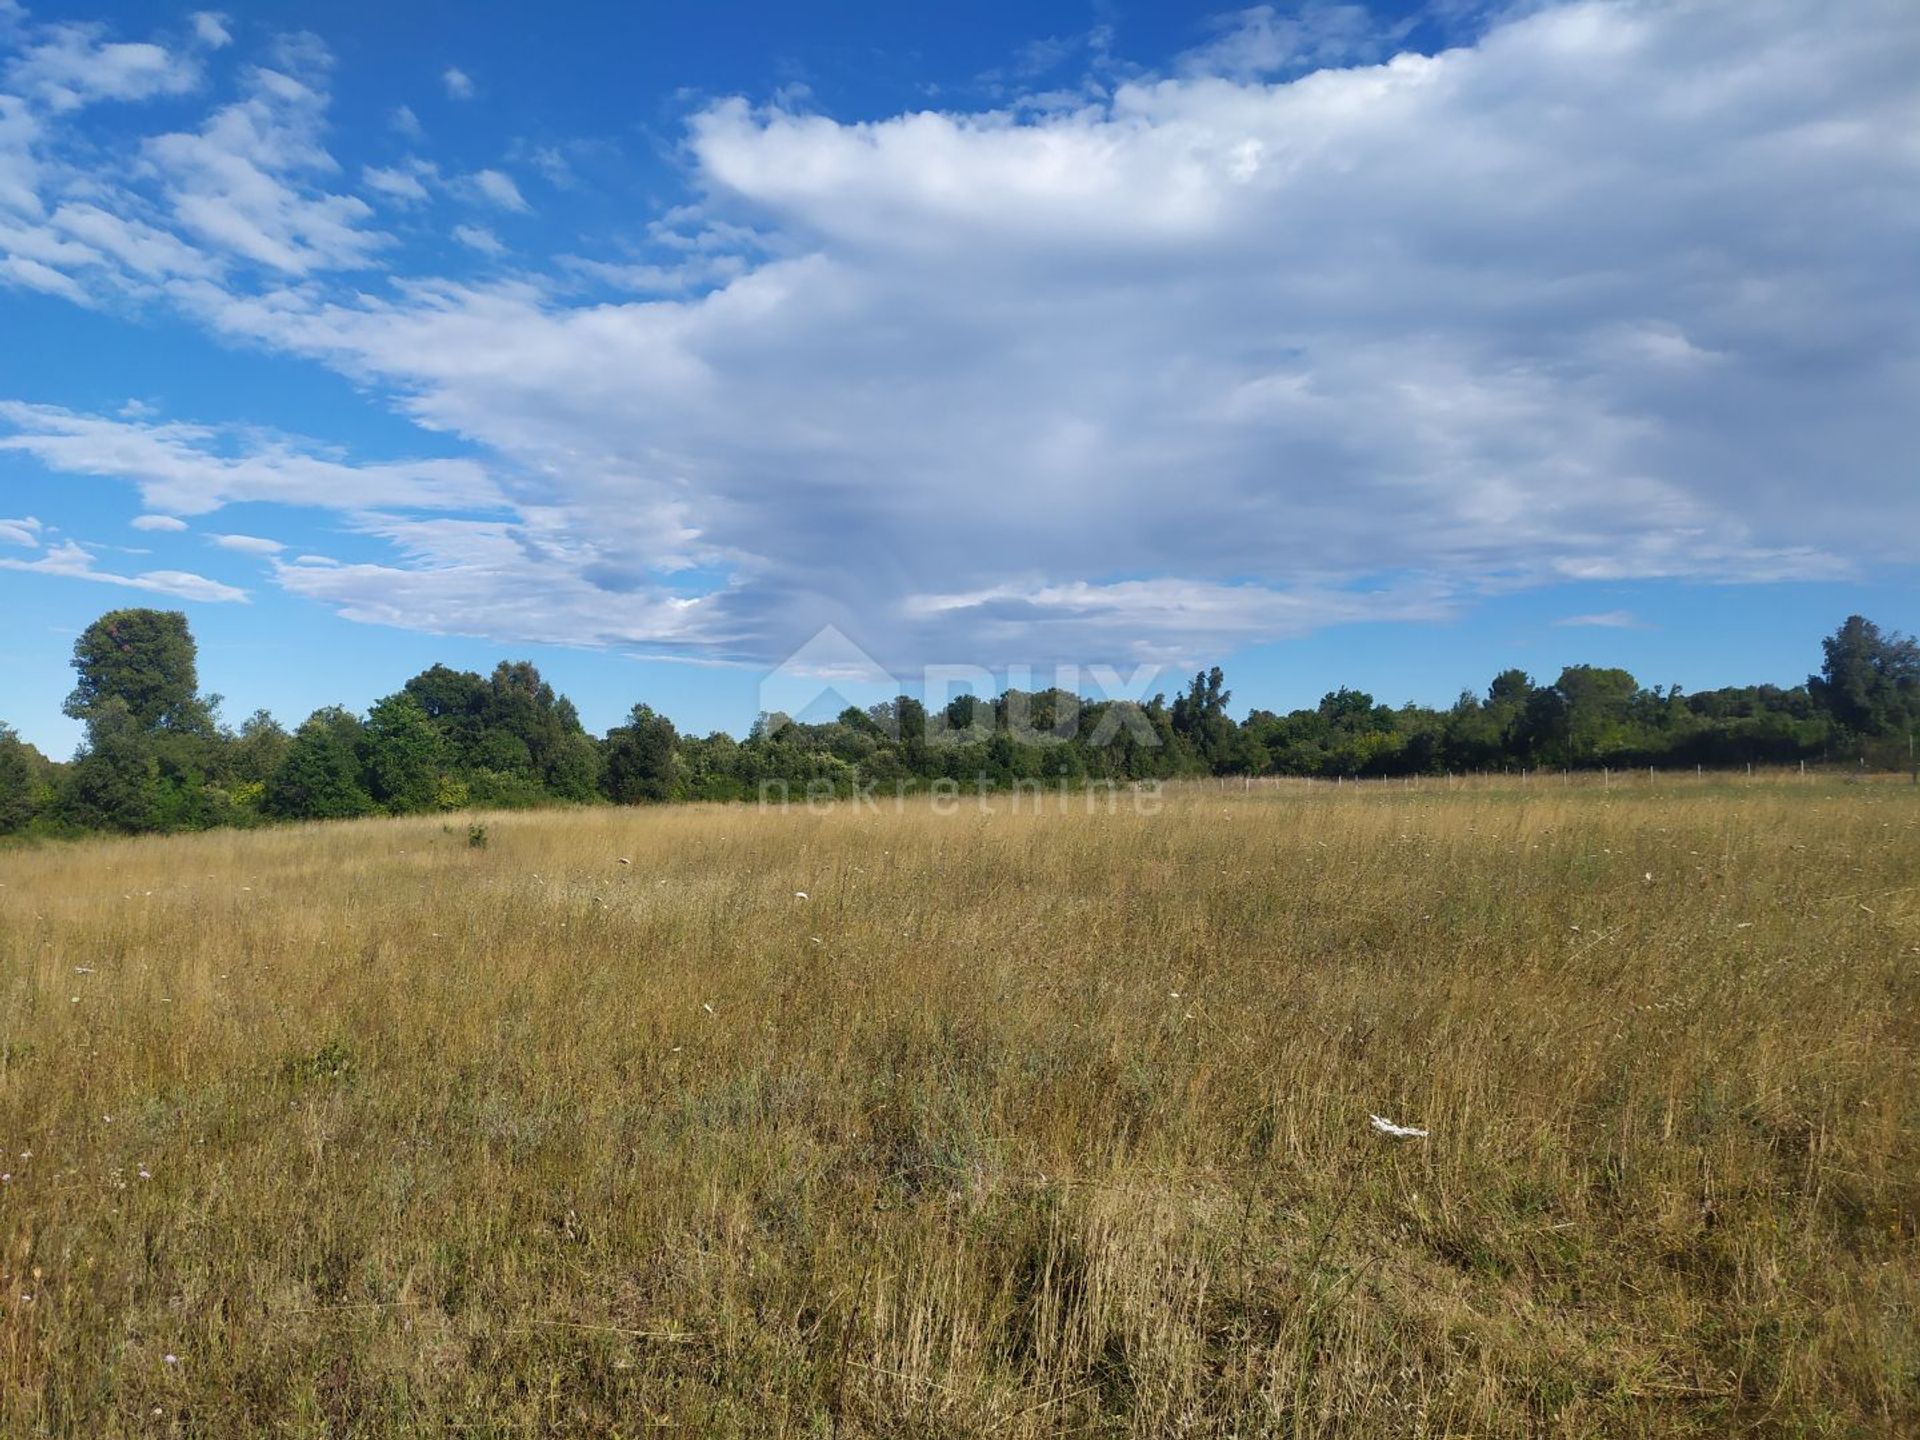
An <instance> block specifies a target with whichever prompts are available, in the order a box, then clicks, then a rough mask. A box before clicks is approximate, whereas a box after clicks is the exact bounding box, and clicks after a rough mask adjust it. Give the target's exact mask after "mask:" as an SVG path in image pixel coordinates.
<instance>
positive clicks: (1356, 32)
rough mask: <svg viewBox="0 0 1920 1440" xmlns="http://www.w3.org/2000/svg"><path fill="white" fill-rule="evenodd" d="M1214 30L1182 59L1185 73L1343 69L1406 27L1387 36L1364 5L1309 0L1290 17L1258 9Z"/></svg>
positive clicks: (1238, 75)
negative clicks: (1211, 36) (1211, 37)
mask: <svg viewBox="0 0 1920 1440" xmlns="http://www.w3.org/2000/svg"><path fill="white" fill-rule="evenodd" d="M1215 28H1216V30H1217V31H1218V33H1217V34H1216V35H1215V37H1214V38H1213V39H1212V40H1211V41H1209V42H1208V43H1207V44H1205V45H1203V46H1201V47H1200V48H1198V49H1196V50H1192V51H1190V52H1188V53H1187V54H1186V55H1184V56H1182V57H1181V63H1180V68H1181V70H1182V71H1183V72H1184V73H1186V74H1189V75H1200V76H1210V75H1221V76H1226V77H1228V78H1231V79H1235V80H1243V81H1245V80H1257V79H1261V78H1263V77H1266V76H1271V75H1276V74H1280V73H1284V72H1288V71H1298V70H1302V69H1306V68H1309V67H1318V66H1327V65H1344V64H1348V63H1350V62H1352V61H1355V60H1362V59H1372V58H1374V57H1375V56H1377V55H1378V54H1379V52H1380V51H1381V49H1382V47H1383V46H1385V45H1387V44H1389V43H1390V42H1391V41H1392V40H1393V39H1395V38H1398V33H1403V32H1404V30H1405V28H1406V27H1405V26H1404V25H1403V26H1400V27H1398V30H1397V31H1395V30H1389V31H1384V32H1383V31H1382V29H1381V27H1380V26H1379V24H1378V23H1377V22H1376V21H1375V20H1374V18H1373V17H1372V15H1371V14H1370V13H1369V12H1368V10H1367V7H1366V6H1364V5H1344V4H1329V3H1325V0H1304V3H1302V4H1299V5H1296V6H1291V7H1289V9H1288V11H1287V13H1285V14H1283V13H1281V12H1280V11H1279V10H1278V9H1276V8H1275V7H1274V6H1272V5H1255V6H1253V7H1252V8H1251V9H1247V10H1242V11H1240V12H1239V13H1237V14H1235V15H1231V16H1227V17H1225V18H1224V19H1223V20H1221V21H1219V22H1217V23H1216V26H1215Z"/></svg>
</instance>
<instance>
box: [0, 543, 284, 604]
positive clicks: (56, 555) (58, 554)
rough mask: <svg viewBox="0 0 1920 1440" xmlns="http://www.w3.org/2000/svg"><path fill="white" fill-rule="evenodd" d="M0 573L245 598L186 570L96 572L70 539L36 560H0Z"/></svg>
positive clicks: (204, 597)
mask: <svg viewBox="0 0 1920 1440" xmlns="http://www.w3.org/2000/svg"><path fill="white" fill-rule="evenodd" d="M0 570H20V571H25V572H26V573H28V574H33V575H56V576H60V577H62V578H64V579H68V580H92V581H95V582H97V583H99V584H102V585H120V586H124V587H125V588H127V589H130V590H146V591H150V592H152V593H153V594H156V595H169V596H172V597H173V598H174V599H176V600H201V601H206V602H209V603H216V602H235V601H237V602H240V603H245V601H246V598H247V592H246V591H244V590H239V589H236V588H235V587H233V586H232V585H223V584H222V583H221V582H220V581H218V580H209V579H208V578H207V577H206V576H204V575H195V574H192V573H191V572H189V571H186V570H146V571H142V572H141V573H140V574H138V575H118V574H114V573H113V572H111V571H106V570H96V569H94V568H93V556H92V555H91V554H89V553H88V552H87V551H86V550H85V549H83V548H82V547H81V546H79V545H76V544H75V543H74V542H73V541H71V540H63V541H62V542H60V543H59V544H58V545H53V546H49V547H48V549H47V551H46V553H45V554H43V555H42V556H41V557H40V558H39V559H37V560H11V559H0Z"/></svg>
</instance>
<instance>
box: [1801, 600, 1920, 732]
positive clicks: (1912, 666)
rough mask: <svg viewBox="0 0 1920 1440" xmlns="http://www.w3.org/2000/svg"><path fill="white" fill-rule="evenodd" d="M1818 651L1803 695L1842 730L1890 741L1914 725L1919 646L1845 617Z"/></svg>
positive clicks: (1918, 710)
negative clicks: (1818, 657)
mask: <svg viewBox="0 0 1920 1440" xmlns="http://www.w3.org/2000/svg"><path fill="white" fill-rule="evenodd" d="M1820 647H1821V649H1822V650H1823V651H1824V652H1825V658H1824V659H1823V661H1822V663H1821V666H1820V673H1819V674H1818V675H1813V676H1809V677H1808V679H1807V689H1808V691H1809V692H1810V693H1811V694H1812V696H1813V699H1814V702H1815V703H1816V704H1817V705H1819V706H1820V708H1821V709H1823V710H1825V711H1826V712H1827V713H1828V714H1829V715H1831V716H1832V717H1833V720H1834V722H1835V723H1836V724H1837V725H1839V726H1840V727H1841V728H1842V729H1843V730H1846V731H1848V732H1850V733H1851V734H1854V735H1859V736H1875V735H1890V734H1894V733H1896V732H1899V731H1903V730H1905V729H1906V728H1907V727H1908V726H1910V725H1913V724H1915V723H1916V722H1917V721H1920V642H1916V641H1915V640H1913V639H1911V638H1910V637H1908V636H1905V635H1901V634H1898V633H1894V632H1885V633H1883V632H1882V631H1881V629H1880V627H1879V626H1878V625H1875V624H1874V623H1873V622H1872V621H1871V620H1868V619H1866V618H1865V617H1864V616H1860V615H1849V616H1848V617H1847V619H1846V623H1845V624H1843V625H1841V627H1840V628H1839V629H1838V630H1836V631H1834V632H1833V634H1831V635H1829V636H1828V637H1827V638H1826V639H1825V640H1822V641H1821V642H1820Z"/></svg>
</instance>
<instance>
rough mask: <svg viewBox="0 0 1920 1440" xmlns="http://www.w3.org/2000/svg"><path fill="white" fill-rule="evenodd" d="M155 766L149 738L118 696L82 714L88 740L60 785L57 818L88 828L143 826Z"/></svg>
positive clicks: (150, 810) (148, 820)
mask: <svg viewBox="0 0 1920 1440" xmlns="http://www.w3.org/2000/svg"><path fill="white" fill-rule="evenodd" d="M158 778H159V766H158V763H157V762H156V761H155V760H154V755H153V737H152V736H151V735H150V734H149V733H148V732H147V730H146V728H145V727H144V726H143V725H141V723H140V721H139V720H138V718H137V717H136V716H135V715H134V713H133V710H132V709H131V707H129V706H128V704H127V702H126V701H125V700H123V699H121V698H120V697H119V696H118V695H108V696H105V697H103V698H101V699H100V700H98V701H96V702H95V703H94V704H93V705H92V707H91V708H90V709H89V711H88V713H87V741H86V744H85V746H84V747H83V748H82V749H81V752H80V754H79V755H78V756H76V757H75V758H74V762H73V764H72V765H71V766H70V767H69V768H68V770H67V773H66V775H65V777H64V783H63V784H62V785H61V787H60V795H59V800H58V809H59V813H60V815H61V818H63V819H65V820H67V821H69V822H71V823H72V824H75V825H81V826H85V827H86V828H87V829H89V830H123V831H127V832H129V833H131V832H135V831H140V830H148V829H151V828H152V827H153V824H154V790H155V784H156V781H157V780H158Z"/></svg>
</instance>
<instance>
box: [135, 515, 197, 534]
mask: <svg viewBox="0 0 1920 1440" xmlns="http://www.w3.org/2000/svg"><path fill="white" fill-rule="evenodd" d="M129 523H130V524H131V525H132V526H133V528H134V529H136V530H157V531H166V532H171V533H175V534H177V533H178V532H180V531H182V530H185V529H186V528H187V522H186V521H184V520H181V519H178V518H177V517H175V516H172V515H136V516H134V517H133V519H132V520H131V521H130V522H129Z"/></svg>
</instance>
